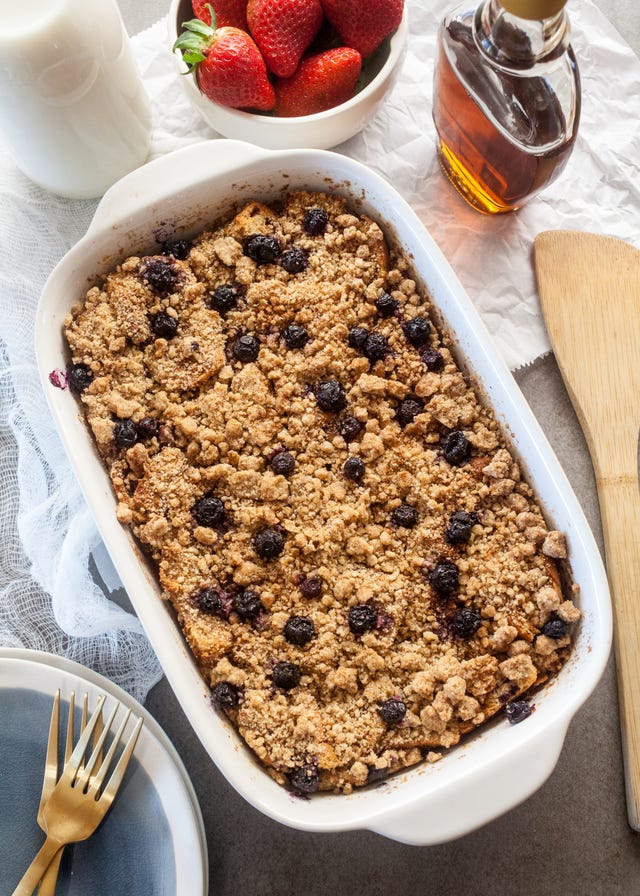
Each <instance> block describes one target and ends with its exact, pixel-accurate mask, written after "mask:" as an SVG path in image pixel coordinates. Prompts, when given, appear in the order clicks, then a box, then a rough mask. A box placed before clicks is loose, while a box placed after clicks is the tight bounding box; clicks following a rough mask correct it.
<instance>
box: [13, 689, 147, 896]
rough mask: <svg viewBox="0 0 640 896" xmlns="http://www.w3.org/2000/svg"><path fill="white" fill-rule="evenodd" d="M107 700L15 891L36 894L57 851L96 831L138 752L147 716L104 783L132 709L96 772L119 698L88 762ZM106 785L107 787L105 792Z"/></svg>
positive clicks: (68, 768)
mask: <svg viewBox="0 0 640 896" xmlns="http://www.w3.org/2000/svg"><path fill="white" fill-rule="evenodd" d="M103 703H104V697H102V696H100V697H98V702H97V706H96V708H95V710H94V712H93V714H92V716H91V718H90V719H89V721H88V723H87V726H86V728H85V729H84V731H83V732H82V734H81V735H80V739H79V740H78V743H77V744H76V747H75V749H74V750H73V752H72V754H71V757H70V759H69V761H68V762H67V764H66V765H65V767H64V769H63V771H62V774H61V776H60V778H59V780H58V782H57V784H56V785H55V787H54V788H53V790H52V792H51V795H50V797H49V799H48V800H47V802H46V804H45V806H44V809H43V812H42V819H43V822H44V824H45V826H46V830H47V839H46V840H45V842H44V843H43V845H42V846H41V847H40V849H39V850H38V852H37V854H36V856H35V858H34V860H33V861H32V863H31V865H30V866H29V867H28V868H27V870H26V872H25V873H24V875H23V877H22V880H21V881H20V883H19V884H18V886H17V887H16V888H15V890H14V891H13V894H12V896H32V893H33V891H34V889H35V888H36V886H37V885H38V882H39V881H40V879H41V877H42V875H43V874H44V872H45V871H46V869H47V867H48V866H49V864H50V862H51V860H52V859H53V857H54V856H55V854H56V853H57V852H58V850H59V849H60V848H61V847H62V846H66V845H67V843H76V842H78V841H80V840H86V839H87V837H89V836H91V834H93V832H94V831H95V829H96V828H97V827H98V825H99V824H100V822H101V821H102V819H103V818H104V816H105V815H106V814H107V812H108V811H109V808H110V807H111V804H112V803H113V800H114V798H115V795H116V793H117V792H118V788H119V787H120V784H121V783H122V779H123V778H124V774H125V771H126V769H127V766H128V764H129V761H130V759H131V756H132V755H133V751H134V749H135V745H136V742H137V740H138V735H139V734H140V729H141V728H142V719H138V720H137V722H136V724H135V726H134V729H133V732H132V734H131V736H130V737H129V739H128V741H127V743H126V744H125V746H124V749H123V751H122V754H121V755H120V758H119V759H118V762H117V763H116V766H115V768H114V769H113V771H112V773H111V776H110V778H109V779H108V781H106V783H105V779H106V776H107V772H108V771H109V768H110V766H111V764H112V762H113V759H114V757H115V754H116V750H117V749H118V745H119V744H120V742H121V740H122V736H123V734H124V730H125V727H126V725H127V722H128V720H129V716H130V715H131V711H130V710H127V711H126V713H125V716H124V719H123V720H122V722H121V723H120V726H119V727H118V730H117V732H116V734H115V735H114V738H113V740H112V742H111V745H110V747H109V749H108V750H107V754H106V756H105V757H104V760H103V761H102V763H101V764H100V767H99V769H98V771H97V772H94V770H95V766H96V765H97V764H98V762H99V756H100V753H101V751H102V749H103V747H104V744H105V741H106V738H107V735H108V733H109V731H110V729H111V726H112V725H113V722H114V720H115V717H116V714H117V712H118V710H119V708H120V703H116V705H115V706H114V708H113V710H112V711H111V714H110V716H109V719H108V721H107V722H106V724H105V726H104V729H103V731H102V733H101V735H100V737H99V738H98V742H97V744H96V746H95V747H94V749H93V752H92V753H91V756H90V757H89V759H88V760H87V761H86V763H85V764H84V765H83V759H84V755H85V752H86V750H87V747H88V746H89V741H90V739H91V736H92V734H93V732H94V731H95V728H96V726H97V725H98V720H99V719H100V717H101V712H102V704H103ZM103 784H104V785H105V786H104V788H103V789H102V792H100V791H101V788H102V785H103Z"/></svg>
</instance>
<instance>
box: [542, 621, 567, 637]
mask: <svg viewBox="0 0 640 896" xmlns="http://www.w3.org/2000/svg"><path fill="white" fill-rule="evenodd" d="M542 634H543V635H546V636H547V638H553V639H554V640H556V641H559V640H560V638H564V637H566V634H567V624H566V622H563V621H562V619H557V618H556V619H549V621H548V622H545V624H544V625H543V626H542Z"/></svg>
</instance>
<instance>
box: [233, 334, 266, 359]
mask: <svg viewBox="0 0 640 896" xmlns="http://www.w3.org/2000/svg"><path fill="white" fill-rule="evenodd" d="M231 352H232V354H233V357H234V358H235V359H236V361H240V362H241V363H242V364H249V363H250V362H251V361H255V360H256V358H257V357H258V355H259V354H260V340H259V339H258V338H257V337H256V336H251V335H250V334H249V333H245V334H244V335H243V336H238V338H237V339H236V340H235V342H234V343H233V347H232V349H231Z"/></svg>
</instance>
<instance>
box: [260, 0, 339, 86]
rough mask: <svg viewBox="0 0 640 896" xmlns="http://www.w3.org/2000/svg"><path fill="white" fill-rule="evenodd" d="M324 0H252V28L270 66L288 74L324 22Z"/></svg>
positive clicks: (293, 68)
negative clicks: (322, 0)
mask: <svg viewBox="0 0 640 896" xmlns="http://www.w3.org/2000/svg"><path fill="white" fill-rule="evenodd" d="M322 19H323V16H322V6H321V5H320V0H249V3H248V5H247V22H248V24H249V31H250V32H251V35H252V37H253V39H254V40H255V42H256V43H257V45H258V47H259V48H260V52H261V53H262V55H263V56H264V61H265V62H266V63H267V66H268V67H269V69H270V70H271V71H272V72H273V73H274V75H278V77H280V78H288V77H289V76H290V75H292V74H293V73H294V72H295V70H296V69H297V67H298V63H299V62H300V59H301V58H302V54H303V53H304V51H305V50H306V49H307V47H308V46H309V44H310V43H311V41H312V40H313V39H314V37H315V36H316V34H317V33H318V31H319V30H320V26H321V25H322Z"/></svg>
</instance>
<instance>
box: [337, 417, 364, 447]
mask: <svg viewBox="0 0 640 896" xmlns="http://www.w3.org/2000/svg"><path fill="white" fill-rule="evenodd" d="M362 428H363V424H362V423H360V421H359V420H357V419H356V418H355V417H343V419H342V420H341V421H340V424H339V426H338V429H339V430H340V435H341V436H342V438H343V439H344V440H345V442H353V440H354V439H356V438H357V437H358V436H359V435H360V433H361V432H362Z"/></svg>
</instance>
